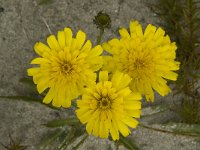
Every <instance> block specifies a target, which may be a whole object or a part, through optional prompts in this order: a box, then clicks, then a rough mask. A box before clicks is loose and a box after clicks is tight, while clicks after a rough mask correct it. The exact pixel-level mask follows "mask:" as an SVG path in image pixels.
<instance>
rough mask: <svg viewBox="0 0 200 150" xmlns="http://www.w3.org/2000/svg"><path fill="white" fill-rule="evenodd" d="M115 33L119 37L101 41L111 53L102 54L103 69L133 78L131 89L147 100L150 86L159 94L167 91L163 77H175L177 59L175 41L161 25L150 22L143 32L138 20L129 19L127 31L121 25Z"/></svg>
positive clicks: (151, 93)
mask: <svg viewBox="0 0 200 150" xmlns="http://www.w3.org/2000/svg"><path fill="white" fill-rule="evenodd" d="M119 33H120V35H121V38H120V40H119V39H112V40H110V41H109V42H108V43H104V44H103V48H104V49H105V50H106V51H107V52H109V53H110V54H112V56H105V57H104V62H105V63H104V69H106V70H109V71H111V72H113V71H115V70H119V71H121V72H123V73H127V74H128V75H129V76H130V77H131V78H132V79H133V80H132V81H131V83H130V88H131V90H132V91H134V92H140V93H142V94H144V95H145V96H146V99H147V100H148V101H153V100H154V92H153V89H154V90H155V91H157V92H158V93H159V94H160V95H162V96H165V95H166V94H168V93H169V92H170V88H169V87H168V86H167V81H166V80H165V79H168V80H173V81H175V80H176V79H177V74H176V73H175V72H173V71H175V70H178V69H179V62H177V61H175V58H176V49H177V47H176V44H175V43H174V42H173V43H171V41H170V38H169V36H168V35H165V32H164V31H163V30H162V29H161V28H158V29H157V28H156V27H155V26H153V25H151V24H149V25H148V26H147V28H146V29H145V31H144V33H143V31H142V27H141V25H140V24H139V23H138V21H133V22H130V34H129V32H128V31H127V30H126V29H125V28H122V29H120V30H119Z"/></svg>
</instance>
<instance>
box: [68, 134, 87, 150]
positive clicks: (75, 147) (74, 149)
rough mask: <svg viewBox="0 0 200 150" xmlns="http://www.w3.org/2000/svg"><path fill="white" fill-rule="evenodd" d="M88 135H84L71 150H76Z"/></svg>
mask: <svg viewBox="0 0 200 150" xmlns="http://www.w3.org/2000/svg"><path fill="white" fill-rule="evenodd" d="M88 136H89V135H88V134H87V133H85V135H84V136H83V138H82V139H81V140H80V142H78V143H77V144H76V146H74V147H73V148H72V150H77V149H78V148H79V147H80V146H81V145H82V144H83V143H84V141H85V140H86V139H87V138H88Z"/></svg>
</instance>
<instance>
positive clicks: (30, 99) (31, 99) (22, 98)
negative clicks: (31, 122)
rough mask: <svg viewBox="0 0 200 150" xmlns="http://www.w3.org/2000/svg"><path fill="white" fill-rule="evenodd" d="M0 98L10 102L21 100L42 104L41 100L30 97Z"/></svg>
mask: <svg viewBox="0 0 200 150" xmlns="http://www.w3.org/2000/svg"><path fill="white" fill-rule="evenodd" d="M0 98H6V99H11V100H23V101H29V102H39V103H42V99H40V98H33V97H30V96H21V95H17V96H0Z"/></svg>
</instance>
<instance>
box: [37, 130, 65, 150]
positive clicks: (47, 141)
mask: <svg viewBox="0 0 200 150" xmlns="http://www.w3.org/2000/svg"><path fill="white" fill-rule="evenodd" d="M63 132H64V130H63V129H57V130H55V131H53V132H51V133H49V134H48V135H47V136H46V138H44V139H43V140H42V141H41V142H40V144H39V149H40V150H44V149H45V148H46V147H47V146H48V145H50V144H52V143H53V142H54V141H55V140H56V139H57V138H58V137H59V136H60V135H61V134H62V133H63Z"/></svg>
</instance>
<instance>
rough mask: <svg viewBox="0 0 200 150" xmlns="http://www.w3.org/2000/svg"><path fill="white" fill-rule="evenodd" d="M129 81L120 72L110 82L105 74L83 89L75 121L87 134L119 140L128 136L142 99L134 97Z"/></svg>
mask: <svg viewBox="0 0 200 150" xmlns="http://www.w3.org/2000/svg"><path fill="white" fill-rule="evenodd" d="M130 82H131V78H130V77H129V76H128V75H124V74H123V73H120V72H115V73H114V75H113V76H112V78H111V80H109V79H108V72H107V71H101V72H100V73H99V82H98V83H97V84H96V85H95V86H91V87H88V88H86V90H85V93H84V94H83V96H82V99H81V100H78V101H77V105H78V109H77V110H76V113H77V117H78V118H79V119H80V121H81V122H82V123H83V124H86V123H87V125H86V130H87V132H88V133H89V134H93V135H95V136H99V137H101V138H108V136H109V133H110V134H111V136H112V139H113V140H116V139H119V133H121V134H122V135H123V136H124V137H126V136H128V135H129V134H130V130H129V128H128V126H130V127H132V128H135V127H136V126H137V125H138V121H137V120H136V119H135V118H139V117H140V114H141V111H140V109H141V102H140V101H139V100H140V99H141V95H140V94H138V93H133V92H132V91H131V90H130V89H129V87H127V86H128V84H129V83H130Z"/></svg>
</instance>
